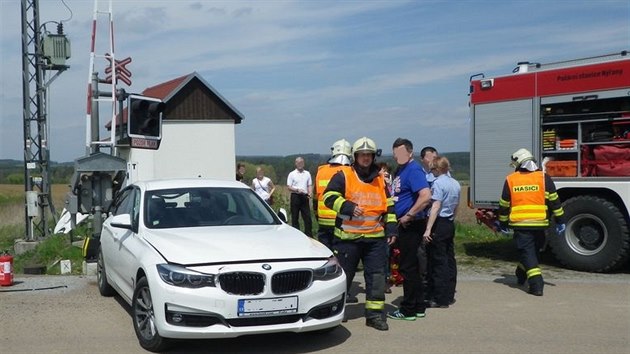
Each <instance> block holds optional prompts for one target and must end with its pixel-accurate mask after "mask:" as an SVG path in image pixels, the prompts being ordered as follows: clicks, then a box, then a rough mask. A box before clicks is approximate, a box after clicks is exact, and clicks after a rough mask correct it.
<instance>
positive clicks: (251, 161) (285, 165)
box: [0, 152, 470, 185]
mask: <svg viewBox="0 0 630 354" xmlns="http://www.w3.org/2000/svg"><path fill="white" fill-rule="evenodd" d="M298 156H302V157H303V158H304V161H305V168H306V169H307V170H308V171H309V172H310V173H311V176H313V178H315V175H316V174H317V167H318V166H320V165H322V164H325V163H326V162H327V161H328V159H329V158H330V155H321V154H301V155H289V156H237V157H236V161H237V162H241V163H244V164H245V171H246V172H245V182H246V183H247V184H250V183H251V181H252V179H254V178H255V177H256V168H257V167H258V166H261V167H263V169H264V170H265V175H266V176H267V177H269V178H270V179H271V180H272V181H273V182H274V183H275V184H276V185H284V184H286V180H287V176H288V175H289V172H291V171H293V170H294V169H295V158H296V157H298ZM444 156H446V157H447V158H448V159H449V161H450V162H451V170H452V173H451V174H452V175H453V177H455V178H456V179H458V180H460V181H467V180H468V179H469V161H470V156H469V153H468V152H452V153H445V154H444ZM416 159H419V156H416ZM377 162H385V163H387V164H388V165H389V166H390V168H391V169H392V171H394V170H395V169H396V162H395V161H394V159H393V157H392V156H391V155H383V156H379V157H377ZM48 173H49V174H50V179H51V183H52V184H69V183H70V179H71V177H72V174H73V173H74V163H72V162H65V163H56V162H51V164H50V168H49V169H48ZM234 173H235V174H236V171H234ZM0 184H24V162H23V161H20V160H0Z"/></svg>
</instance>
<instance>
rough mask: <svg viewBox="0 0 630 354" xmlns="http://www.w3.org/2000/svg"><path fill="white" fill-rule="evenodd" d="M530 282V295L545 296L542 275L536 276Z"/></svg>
mask: <svg viewBox="0 0 630 354" xmlns="http://www.w3.org/2000/svg"><path fill="white" fill-rule="evenodd" d="M528 282H529V291H528V292H529V293H530V294H532V295H535V296H543V286H544V285H545V283H544V282H543V278H542V276H541V275H535V276H533V277H531V278H529V279H528Z"/></svg>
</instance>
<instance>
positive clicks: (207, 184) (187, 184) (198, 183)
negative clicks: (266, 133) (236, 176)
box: [133, 178, 249, 191]
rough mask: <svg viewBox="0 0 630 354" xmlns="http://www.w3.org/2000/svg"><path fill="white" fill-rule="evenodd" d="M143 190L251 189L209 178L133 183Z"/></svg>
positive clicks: (240, 184) (242, 185)
mask: <svg viewBox="0 0 630 354" xmlns="http://www.w3.org/2000/svg"><path fill="white" fill-rule="evenodd" d="M133 184H134V185H136V186H138V187H140V189H143V190H149V191H151V190H161V189H171V188H246V189H247V188H249V187H248V186H246V185H245V184H243V183H241V182H237V181H232V180H230V181H227V180H215V179H207V178H174V179H160V180H151V181H137V182H135V183H133Z"/></svg>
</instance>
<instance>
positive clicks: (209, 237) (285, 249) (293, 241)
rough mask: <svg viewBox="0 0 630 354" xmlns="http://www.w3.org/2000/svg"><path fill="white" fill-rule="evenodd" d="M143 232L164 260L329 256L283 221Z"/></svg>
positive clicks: (198, 261)
mask: <svg viewBox="0 0 630 354" xmlns="http://www.w3.org/2000/svg"><path fill="white" fill-rule="evenodd" d="M145 231H146V233H145V236H144V237H145V240H146V241H147V242H149V243H150V244H151V245H152V246H153V247H154V248H155V249H156V250H157V251H158V252H160V253H161V254H162V256H163V257H164V258H165V259H166V260H167V261H168V262H172V263H179V264H182V265H187V264H188V265H189V264H206V263H225V262H240V261H248V260H256V259H261V260H272V259H280V260H281V259H296V258H326V257H330V256H332V252H331V251H330V250H329V249H328V248H327V247H326V246H324V245H322V244H321V243H319V242H317V241H315V240H313V239H311V238H310V237H308V236H306V235H304V234H303V233H301V232H299V231H297V230H296V229H295V228H293V227H291V226H289V225H286V224H283V225H269V226H267V225H264V226H263V225H255V226H249V225H248V226H213V227H191V228H183V229H164V230H151V229H146V230H145Z"/></svg>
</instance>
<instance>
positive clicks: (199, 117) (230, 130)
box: [108, 72, 244, 182]
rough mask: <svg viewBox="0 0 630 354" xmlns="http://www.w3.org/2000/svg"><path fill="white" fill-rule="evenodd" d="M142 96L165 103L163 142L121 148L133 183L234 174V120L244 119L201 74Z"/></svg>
mask: <svg viewBox="0 0 630 354" xmlns="http://www.w3.org/2000/svg"><path fill="white" fill-rule="evenodd" d="M142 95H144V96H147V97H153V98H159V99H161V100H162V101H163V102H164V103H165V104H166V108H165V110H164V112H163V114H162V140H161V143H160V147H159V149H158V150H147V149H139V148H132V147H128V146H119V147H118V149H117V155H118V157H120V158H122V159H124V160H125V161H127V173H128V178H127V181H128V182H134V181H137V180H149V179H162V178H180V177H203V178H214V179H223V180H233V179H234V178H235V169H236V148H235V144H236V143H235V124H240V123H241V121H242V120H243V118H244V117H243V115H242V114H241V113H240V112H239V111H238V110H237V109H236V108H234V106H232V105H231V104H230V103H229V102H228V101H227V100H226V99H225V98H224V97H222V96H221V95H220V94H219V93H218V92H217V91H216V90H215V89H214V88H213V87H212V86H210V84H208V83H207V82H206V81H205V80H204V79H203V78H202V77H201V76H200V75H199V74H197V73H196V72H193V73H191V74H189V75H185V76H181V77H178V78H176V79H173V80H170V81H167V82H164V83H161V84H158V85H156V86H153V87H149V88H147V89H146V90H144V91H143V92H142ZM125 111H126V110H125ZM122 117H123V122H122V125H121V126H122V127H123V129H126V123H127V114H126V112H123V114H122ZM108 128H109V124H108Z"/></svg>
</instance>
